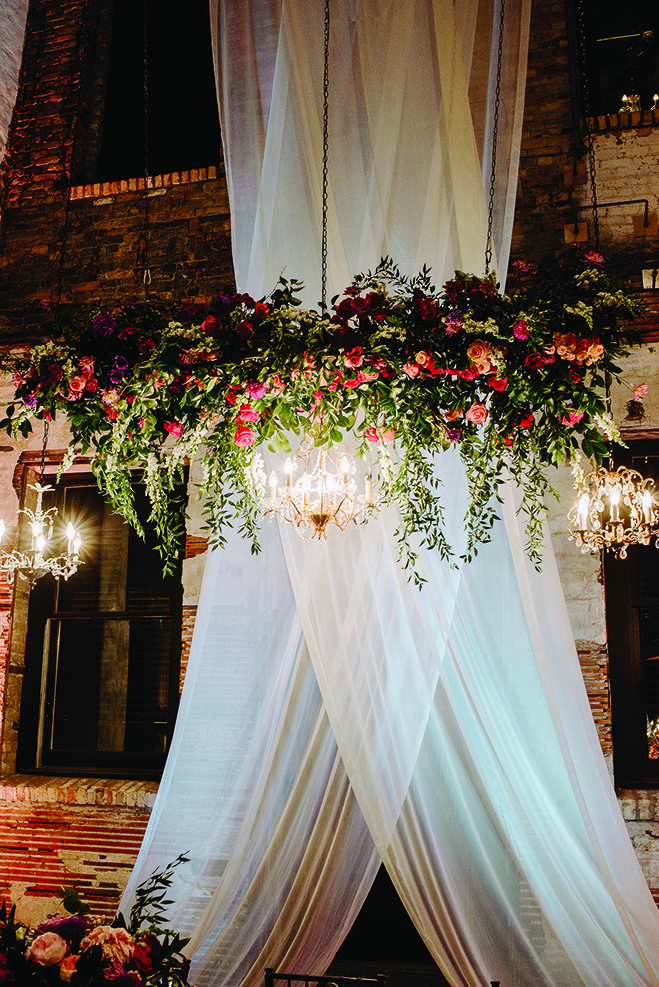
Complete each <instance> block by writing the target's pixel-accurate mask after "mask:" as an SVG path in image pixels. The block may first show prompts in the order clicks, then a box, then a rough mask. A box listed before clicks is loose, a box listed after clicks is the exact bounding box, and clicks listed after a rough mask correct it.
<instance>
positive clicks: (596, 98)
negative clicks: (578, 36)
mask: <svg viewBox="0 0 659 987" xmlns="http://www.w3.org/2000/svg"><path fill="white" fill-rule="evenodd" d="M576 2H577V4H578V3H579V2H583V4H584V12H585V15H586V17H585V22H586V31H587V44H586V56H587V58H586V61H587V64H586V73H587V79H588V88H589V95H590V111H591V114H592V115H594V116H597V115H603V114H607V113H617V112H618V110H620V109H621V107H622V97H623V96H632V95H633V94H636V95H637V96H638V97H639V98H640V108H641V109H643V110H649V109H651V108H652V104H653V101H654V95H655V93H659V4H657V0H632V2H631V3H628V4H620V3H619V2H617V0H576Z"/></svg>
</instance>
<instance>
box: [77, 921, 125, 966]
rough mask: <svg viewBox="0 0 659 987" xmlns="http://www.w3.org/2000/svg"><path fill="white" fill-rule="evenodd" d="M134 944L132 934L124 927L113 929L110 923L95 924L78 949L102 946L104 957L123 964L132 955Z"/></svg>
mask: <svg viewBox="0 0 659 987" xmlns="http://www.w3.org/2000/svg"><path fill="white" fill-rule="evenodd" d="M134 945H135V944H134V942H133V938H132V936H131V935H130V933H129V932H127V931H126V930H125V929H115V928H113V926H111V925H97V926H96V928H95V929H92V930H91V932H90V933H89V935H87V936H85V938H84V939H83V940H82V942H81V944H80V951H81V952H84V951H85V950H86V949H89V947H90V946H102V948H103V958H104V959H108V960H110V962H111V963H120V964H121V965H122V966H123V965H124V964H126V963H127V962H128V960H129V959H130V958H131V956H132V955H133V948H134Z"/></svg>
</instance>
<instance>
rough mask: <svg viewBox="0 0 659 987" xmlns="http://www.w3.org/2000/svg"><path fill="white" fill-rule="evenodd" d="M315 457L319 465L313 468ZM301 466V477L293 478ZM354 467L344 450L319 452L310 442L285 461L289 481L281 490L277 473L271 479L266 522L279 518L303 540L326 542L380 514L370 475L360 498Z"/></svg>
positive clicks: (304, 442) (341, 448)
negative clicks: (332, 529) (330, 533)
mask: <svg viewBox="0 0 659 987" xmlns="http://www.w3.org/2000/svg"><path fill="white" fill-rule="evenodd" d="M314 451H315V452H316V462H315V465H314V466H312V465H311V459H312V456H313V453H314ZM299 466H302V475H301V476H300V477H299V478H298V479H297V480H295V482H293V474H294V473H295V472H297V470H298V467H299ZM355 473H356V467H355V461H354V459H353V457H352V456H350V455H349V454H348V453H347V452H346V451H345V447H339V448H332V447H327V446H320V447H319V448H317V449H315V447H314V445H313V440H312V438H310V437H309V436H306V437H305V439H304V441H303V442H302V444H301V445H300V448H299V449H298V451H297V453H296V454H295V457H294V458H293V459H291V457H290V456H287V458H286V463H285V465H284V474H285V481H284V485H283V487H282V486H280V485H279V484H278V479H277V472H276V470H272V472H271V473H270V479H269V484H270V496H269V497H265V498H264V499H263V502H262V508H263V516H264V517H266V516H267V515H268V514H270V515H271V516H272V517H274V515H275V514H276V515H278V516H279V517H280V518H283V519H284V520H285V521H288V522H289V524H292V525H293V527H294V528H295V529H296V531H297V533H298V534H299V535H300V537H302V538H327V528H328V526H329V525H330V524H333V525H336V527H337V528H339V529H340V530H341V531H343V530H344V529H345V528H346V527H347V526H348V524H349V523H350V522H351V521H354V522H355V524H362V523H363V522H364V521H366V520H368V518H369V516H370V515H372V514H373V512H374V511H377V510H378V508H377V505H376V504H375V503H374V502H373V490H372V481H371V474H370V473H367V474H366V477H365V480H364V493H363V494H357V484H356V483H355V480H354V476H355Z"/></svg>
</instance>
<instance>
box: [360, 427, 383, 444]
mask: <svg viewBox="0 0 659 987" xmlns="http://www.w3.org/2000/svg"><path fill="white" fill-rule="evenodd" d="M364 438H365V439H368V441H369V442H379V441H380V436H379V434H378V430H377V428H365V429H364Z"/></svg>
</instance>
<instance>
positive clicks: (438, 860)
mask: <svg viewBox="0 0 659 987" xmlns="http://www.w3.org/2000/svg"><path fill="white" fill-rule="evenodd" d="M436 471H437V473H438V474H439V475H440V477H441V478H442V481H443V484H444V485H443V492H442V499H443V501H444V503H445V504H446V510H447V521H448V525H449V534H450V537H451V538H452V539H453V542H454V544H455V545H456V547H457V548H459V546H460V542H461V538H462V532H461V518H462V508H461V505H462V504H463V503H464V498H465V490H464V478H463V475H462V470H461V467H460V464H459V460H458V458H457V456H450V455H444V456H442V457H441V458H440V459H439V460H438V461H437V463H436ZM506 520H507V526H506V527H504V525H503V524H501V525H497V526H496V527H495V530H494V533H493V541H492V544H490V545H487V546H484V547H483V549H482V550H481V552H480V553H479V556H478V557H477V559H476V560H475V561H474V562H472V563H471V564H470V565H463V566H460V568H458V569H451V568H450V567H448V566H446V564H445V563H442V562H441V561H440V560H439V559H438V557H437V556H436V554H433V553H424V561H423V566H424V575H426V577H427V579H428V582H427V584H426V586H425V588H424V590H423V592H422V593H421V594H420V593H418V591H417V590H416V589H415V588H414V587H413V586H410V585H409V583H407V582H406V579H405V574H404V573H402V572H401V571H400V568H399V567H398V566H397V564H396V561H395V557H394V554H395V553H394V552H393V550H392V546H393V545H394V541H393V530H394V526H395V524H396V517H395V514H394V513H393V512H392V513H387V514H384V515H381V516H380V518H379V521H378V523H377V524H370V525H367V526H365V527H364V528H361V529H358V530H353V531H350V532H343V533H342V534H341V536H340V537H336V538H335V539H333V540H332V541H328V543H327V544H325V545H322V546H321V545H318V544H315V543H313V544H310V543H307V542H304V541H302V540H300V539H299V538H297V537H296V535H295V534H294V533H293V532H292V531H284V532H283V542H284V548H285V552H286V556H287V560H288V563H289V572H290V574H291V580H292V584H293V588H294V591H295V594H296V600H297V605H298V612H299V613H300V615H301V616H302V624H303V629H304V634H305V639H306V641H307V643H308V645H309V649H310V652H311V656H312V661H313V663H314V667H315V669H316V674H317V678H318V682H319V685H320V689H321V692H322V694H323V699H324V702H325V706H326V708H327V711H328V715H329V717H330V722H331V724H332V727H333V730H334V733H335V736H336V739H337V743H338V746H339V752H340V753H341V756H342V758H343V760H344V763H345V765H346V768H347V771H348V775H349V777H350V780H351V783H352V786H353V788H354V790H355V794H356V796H357V800H358V802H359V805H360V808H361V809H362V812H363V814H364V817H365V819H366V822H367V824H368V826H369V829H370V831H371V833H372V835H373V838H374V840H375V843H376V847H377V848H378V850H379V851H380V853H381V855H382V858H383V860H384V862H385V864H386V866H387V869H388V871H389V873H390V875H391V877H392V879H393V881H394V884H395V885H396V887H397V890H398V892H399V894H400V896H401V898H402V900H403V902H404V903H405V905H406V907H407V909H408V911H409V913H410V915H411V916H412V918H413V919H414V921H415V924H416V925H417V928H418V929H419V931H420V933H421V934H422V935H423V937H424V939H425V941H426V943H427V945H428V948H429V949H430V951H431V952H432V953H433V955H434V956H435V959H436V960H437V962H438V964H439V965H440V966H441V967H442V969H443V970H444V972H445V974H446V976H447V978H448V979H449V980H450V981H451V983H453V984H456V985H457V984H460V985H469V987H476V985H481V984H483V983H487V982H489V980H490V979H500V980H501V982H502V983H503V984H505V985H506V987H508V985H510V987H540V985H542V987H566V985H569V987H615V985H621V984H625V985H630V987H631V985H632V984H633V985H641V984H642V985H649V984H653V985H654V984H657V983H659V978H658V976H657V973H656V971H657V970H659V950H658V942H659V940H658V937H657V932H658V931H659V917H658V916H657V911H656V906H655V905H654V903H653V901H652V898H651V896H650V893H649V891H648V888H647V885H646V883H645V880H644V878H643V875H642V873H641V870H640V867H639V865H638V861H637V859H636V857H635V854H634V852H633V849H632V847H631V844H630V842H629V839H628V837H627V834H626V831H625V827H624V823H623V821H622V817H621V815H620V811H619V809H618V806H617V802H616V798H615V793H614V792H613V789H612V786H611V784H610V781H609V778H608V774H607V771H606V766H605V764H604V760H603V757H602V755H601V750H600V748H599V744H598V740H597V735H596V731H595V728H594V724H593V719H592V714H591V712H590V707H589V704H588V700H587V697H586V693H585V688H584V684H583V680H582V678H581V675H580V671H579V665H578V661H577V658H576V653H575V649H574V642H573V640H572V638H571V635H570V628H569V622H568V620H567V614H566V611H565V604H564V602H563V599H562V594H561V589H560V582H559V580H558V575H557V572H556V568H555V565H554V563H553V558H552V557H551V554H550V553H548V555H547V558H546V560H545V566H544V569H543V573H542V575H541V576H538V574H537V573H536V572H535V571H534V570H533V569H532V567H530V566H529V565H528V564H527V562H526V559H525V557H524V553H523V549H522V538H521V536H520V533H519V531H518V528H517V519H516V517H515V513H514V508H512V507H511V506H510V504H508V505H507V507H506ZM321 552H322V558H321V557H320V553H321ZM327 601H331V606H327V605H326V604H327Z"/></svg>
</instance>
